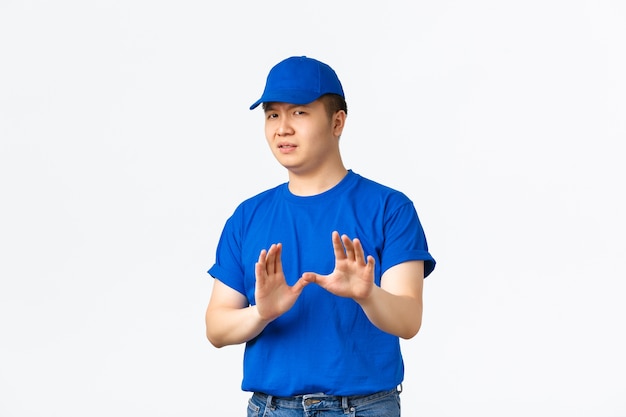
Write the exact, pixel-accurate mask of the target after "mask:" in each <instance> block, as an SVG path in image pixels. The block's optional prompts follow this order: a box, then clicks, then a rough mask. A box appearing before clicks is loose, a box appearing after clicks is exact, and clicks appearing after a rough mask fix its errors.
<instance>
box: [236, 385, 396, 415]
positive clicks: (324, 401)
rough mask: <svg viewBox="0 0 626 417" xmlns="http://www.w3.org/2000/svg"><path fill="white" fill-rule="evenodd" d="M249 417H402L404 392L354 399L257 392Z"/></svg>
mask: <svg viewBox="0 0 626 417" xmlns="http://www.w3.org/2000/svg"><path fill="white" fill-rule="evenodd" d="M248 417H400V390H398V389H396V388H394V389H392V390H389V391H382V392H377V393H375V394H371V395H355V396H351V397H338V396H334V395H324V394H307V395H298V396H296V397H287V398H283V397H273V396H271V395H265V394H261V393H258V392H255V393H254V394H253V395H252V397H251V398H250V400H249V401H248Z"/></svg>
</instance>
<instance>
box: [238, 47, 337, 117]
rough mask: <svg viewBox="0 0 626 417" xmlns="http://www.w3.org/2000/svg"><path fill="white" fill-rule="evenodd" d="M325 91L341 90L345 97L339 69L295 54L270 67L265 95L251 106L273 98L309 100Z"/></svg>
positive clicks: (292, 102)
mask: <svg viewBox="0 0 626 417" xmlns="http://www.w3.org/2000/svg"><path fill="white" fill-rule="evenodd" d="M324 94H338V95H340V96H341V97H343V98H344V99H345V96H344V94H343V88H342V87H341V82H339V78H338V77H337V74H336V73H335V71H334V70H333V69H332V68H331V67H329V66H328V65H326V64H324V63H323V62H320V61H318V60H316V59H313V58H308V57H306V56H293V57H291V58H287V59H285V60H283V61H281V62H279V63H278V64H276V65H275V66H274V67H273V68H272V69H271V70H270V73H269V74H268V76H267V82H266V83H265V90H264V91H263V95H262V96H261V98H260V99H258V100H257V101H256V102H255V103H254V104H253V105H252V106H250V110H252V109H255V108H256V107H257V106H258V105H259V104H261V103H267V102H270V101H275V102H280V103H291V104H308V103H311V102H312V101H315V100H317V99H318V98H320V97H321V96H323V95H324Z"/></svg>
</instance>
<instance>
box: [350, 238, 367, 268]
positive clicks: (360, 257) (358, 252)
mask: <svg viewBox="0 0 626 417" xmlns="http://www.w3.org/2000/svg"><path fill="white" fill-rule="evenodd" d="M352 242H353V245H354V258H355V259H356V260H357V261H358V262H359V264H360V265H365V251H364V250H363V245H361V241H360V240H359V239H358V238H354V240H353V241H352Z"/></svg>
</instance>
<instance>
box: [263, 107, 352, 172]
mask: <svg viewBox="0 0 626 417" xmlns="http://www.w3.org/2000/svg"><path fill="white" fill-rule="evenodd" d="M339 117H341V116H339ZM342 129H343V119H341V120H340V123H339V126H338V123H337V114H336V115H335V116H333V117H332V118H329V117H328V113H327V112H326V108H325V106H324V103H323V102H322V101H320V100H316V101H314V102H312V103H309V104H305V105H295V104H289V103H268V105H267V108H266V110H265V137H266V139H267V142H268V144H269V146H270V149H271V150H272V153H273V154H274V156H275V157H276V159H277V160H278V162H279V163H280V164H281V165H283V166H284V167H285V168H287V169H289V170H290V171H292V172H294V173H296V174H300V175H306V174H309V173H315V172H317V170H320V169H323V168H324V166H325V165H326V164H328V163H332V162H333V161H336V160H337V156H338V153H339V144H338V139H339V135H340V134H341V130H342Z"/></svg>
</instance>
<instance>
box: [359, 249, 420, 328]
mask: <svg viewBox="0 0 626 417" xmlns="http://www.w3.org/2000/svg"><path fill="white" fill-rule="evenodd" d="M423 288H424V261H408V262H403V263H401V264H398V265H395V266H393V267H391V268H389V269H388V270H387V271H385V273H384V274H383V276H382V278H381V284H380V287H378V286H376V285H374V286H373V287H372V291H371V292H370V293H369V295H368V296H367V297H365V298H361V299H355V301H356V302H357V303H359V305H360V306H361V308H363V311H364V312H365V314H366V315H367V317H368V318H369V319H370V321H371V322H372V323H373V324H374V325H375V326H376V327H378V328H379V329H380V330H382V331H385V332H387V333H391V334H393V335H396V336H399V337H401V338H403V339H410V338H412V337H413V336H415V335H416V334H417V333H418V332H419V330H420V327H421V326H422V311H423V297H422V292H423Z"/></svg>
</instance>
